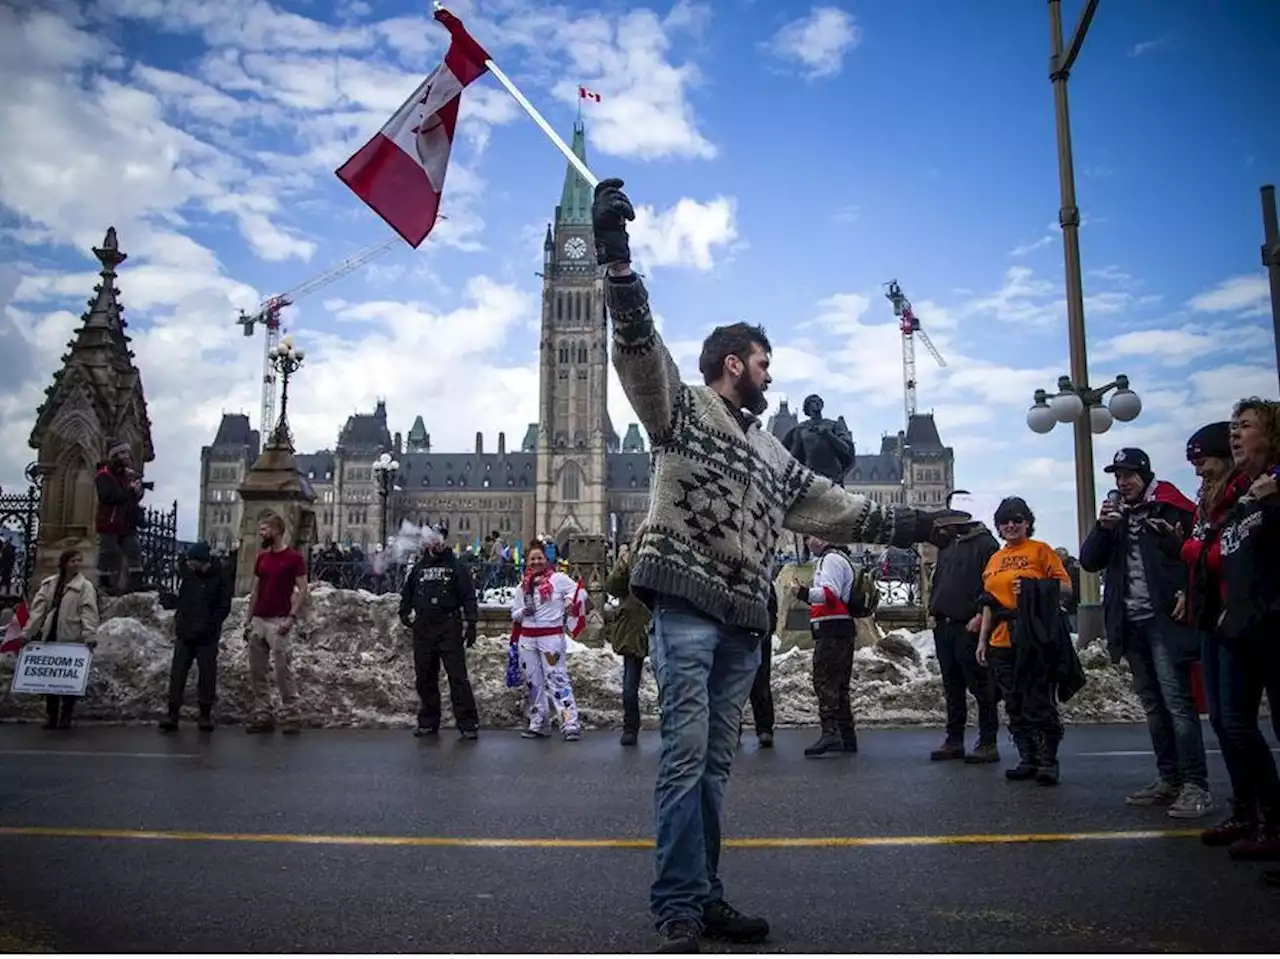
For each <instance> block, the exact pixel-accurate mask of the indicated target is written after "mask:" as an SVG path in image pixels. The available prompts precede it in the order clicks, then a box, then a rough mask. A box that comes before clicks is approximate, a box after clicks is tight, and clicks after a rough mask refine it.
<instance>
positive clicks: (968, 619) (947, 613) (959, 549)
mask: <svg viewBox="0 0 1280 959" xmlns="http://www.w3.org/2000/svg"><path fill="white" fill-rule="evenodd" d="M948 505H950V501H948ZM960 508H962V509H968V506H962V507H960ZM941 532H942V534H943V538H944V545H942V546H941V547H940V548H939V551H938V563H937V565H936V566H935V567H934V571H933V583H932V586H931V588H930V596H929V612H930V613H932V614H933V619H934V627H933V645H934V650H935V651H936V652H937V655H938V668H939V670H940V671H941V673H942V691H943V695H944V696H945V697H946V701H947V733H946V739H945V740H944V742H943V743H942V745H941V746H940V747H939V748H937V749H935V750H934V751H933V752H932V753H931V754H930V756H929V758H930V759H931V760H933V761H935V762H945V761H947V760H952V759H963V760H964V761H965V762H968V763H997V762H999V761H1000V750H999V747H998V746H997V745H996V739H997V736H998V735H999V733H1000V713H999V711H998V710H997V708H996V702H997V695H996V686H995V683H994V682H993V680H992V678H991V674H990V672H989V671H988V669H987V667H985V666H981V665H979V663H978V659H977V651H978V633H979V631H980V630H981V628H982V607H981V605H980V604H979V600H980V599H981V598H982V593H983V586H982V574H983V571H984V570H986V568H987V562H988V561H989V560H990V559H991V557H992V556H994V555H995V554H996V552H997V551H999V549H1000V544H999V543H998V542H996V538H995V537H994V536H993V535H992V534H991V530H989V529H988V528H987V526H986V524H985V523H981V522H963V523H957V524H955V525H951V526H944V527H943V528H942V530H941ZM966 693H968V694H971V695H972V696H973V698H974V699H975V700H976V701H977V704H978V742H977V744H976V745H975V746H974V749H973V752H971V753H969V754H968V755H966V754H965V748H964V729H965V724H966V722H967V721H968V712H969V710H968V706H967V704H966V701H965V700H966Z"/></svg>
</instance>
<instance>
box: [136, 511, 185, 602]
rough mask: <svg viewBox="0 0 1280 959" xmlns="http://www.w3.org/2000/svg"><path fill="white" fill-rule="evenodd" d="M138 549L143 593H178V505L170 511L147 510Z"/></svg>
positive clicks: (139, 532)
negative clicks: (140, 560)
mask: <svg viewBox="0 0 1280 959" xmlns="http://www.w3.org/2000/svg"><path fill="white" fill-rule="evenodd" d="M138 548H139V550H140V552H141V554H142V583H141V586H142V588H143V589H144V590H148V591H149V590H155V591H156V592H158V593H174V592H177V590H178V577H179V572H180V570H179V565H178V564H179V563H180V562H181V560H182V557H181V555H180V553H179V551H178V503H177V500H175V501H174V503H173V505H172V506H171V507H170V508H169V509H168V510H163V509H144V510H143V511H142V518H141V521H140V522H139V523H138Z"/></svg>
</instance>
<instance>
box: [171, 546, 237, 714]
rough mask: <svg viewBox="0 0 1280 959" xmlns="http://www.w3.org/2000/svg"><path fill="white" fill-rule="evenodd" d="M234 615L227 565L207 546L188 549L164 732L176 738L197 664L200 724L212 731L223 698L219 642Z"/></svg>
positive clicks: (175, 619)
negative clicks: (220, 695) (216, 706)
mask: <svg viewBox="0 0 1280 959" xmlns="http://www.w3.org/2000/svg"><path fill="white" fill-rule="evenodd" d="M230 612H231V584H230V583H229V582H228V581H227V577H226V575H224V572H223V569H222V565H221V564H220V563H219V562H218V561H217V560H216V559H214V558H213V555H212V554H211V553H210V551H209V545H208V544H207V543H203V542H201V543H196V544H195V545H193V546H192V547H191V548H190V549H189V550H187V555H186V561H185V562H184V563H183V569H182V582H181V583H180V584H179V586H178V598H177V605H176V607H175V612H174V616H173V629H174V636H175V642H174V644H173V666H172V667H171V668H170V670H169V712H168V715H167V716H165V718H164V719H162V720H160V728H161V729H162V730H163V731H164V732H167V733H171V732H173V731H174V730H176V729H177V728H178V715H179V713H181V711H182V698H183V693H184V692H185V690H186V686H187V676H188V675H190V673H191V664H192V663H195V664H196V665H197V667H198V668H199V670H200V672H199V676H198V678H197V680H196V703H197V704H198V705H199V707H200V719H199V724H198V725H199V728H200V729H201V730H202V731H203V732H212V731H213V705H214V703H215V702H216V701H217V698H218V643H219V640H220V638H221V636H222V624H223V622H224V621H225V620H226V618H227V615H228V614H229V613H230Z"/></svg>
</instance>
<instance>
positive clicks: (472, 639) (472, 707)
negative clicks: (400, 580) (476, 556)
mask: <svg viewBox="0 0 1280 959" xmlns="http://www.w3.org/2000/svg"><path fill="white" fill-rule="evenodd" d="M423 540H424V546H425V548H424V549H423V551H422V556H421V557H420V558H419V559H418V562H417V563H415V564H414V566H413V569H412V570H410V572H409V576H408V578H407V579H405V581H404V588H403V589H402V590H401V592H400V622H401V623H403V624H404V625H405V626H406V627H408V628H410V629H411V630H413V670H414V676H415V679H416V681H417V686H418V699H419V701H420V705H419V707H418V726H417V729H415V730H414V735H415V736H434V735H436V734H437V733H438V732H439V731H440V664H441V663H443V664H444V671H445V675H446V676H448V678H449V702H450V705H452V707H453V718H454V720H455V721H456V722H457V724H458V732H459V733H460V734H461V736H462V738H463V739H475V738H476V737H477V735H478V729H479V726H480V716H479V713H478V712H477V710H476V698H475V694H474V693H473V692H472V690H471V681H470V680H469V679H468V678H467V655H466V653H465V651H464V648H465V649H470V648H471V647H472V646H474V645H475V644H476V620H477V619H478V618H479V615H480V611H479V604H478V603H477V602H476V590H475V584H474V582H473V580H472V578H471V572H470V570H468V569H467V566H466V564H464V563H460V562H459V561H458V558H457V556H455V555H454V553H453V550H451V549H449V547H448V546H446V545H445V541H444V533H443V532H442V531H441V530H439V529H436V528H429V529H428V530H427V532H426V534H425V536H424V537H423Z"/></svg>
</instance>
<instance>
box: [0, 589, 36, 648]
mask: <svg viewBox="0 0 1280 959" xmlns="http://www.w3.org/2000/svg"><path fill="white" fill-rule="evenodd" d="M29 617H30V613H29V612H28V610H27V601H26V600H25V599H24V600H23V601H22V602H20V603H19V604H18V608H17V609H15V610H14V611H13V619H11V620H9V625H8V626H6V627H5V628H4V639H3V640H0V653H16V652H17V651H18V650H19V649H21V648H22V630H23V629H25V628H26V625H27V620H28V618H29Z"/></svg>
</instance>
